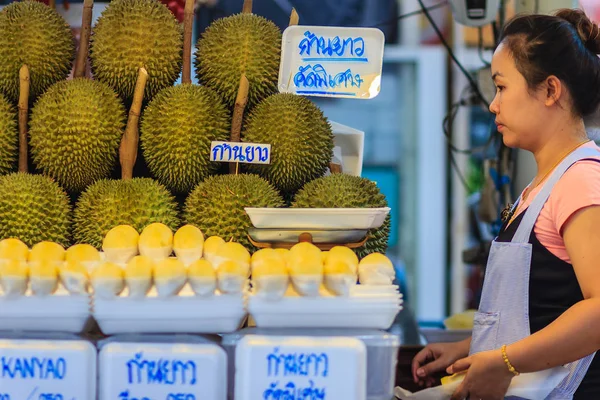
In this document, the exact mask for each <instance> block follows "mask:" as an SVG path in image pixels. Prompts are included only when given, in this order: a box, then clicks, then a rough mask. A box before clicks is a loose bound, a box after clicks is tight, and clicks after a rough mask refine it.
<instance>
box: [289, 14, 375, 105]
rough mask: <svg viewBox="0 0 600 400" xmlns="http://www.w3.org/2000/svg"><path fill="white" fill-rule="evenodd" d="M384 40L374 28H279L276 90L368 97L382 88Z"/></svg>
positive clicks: (358, 97)
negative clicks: (280, 41) (277, 81)
mask: <svg viewBox="0 0 600 400" xmlns="http://www.w3.org/2000/svg"><path fill="white" fill-rule="evenodd" d="M384 45H385V36H384V34H383V32H382V31H381V30H379V29H376V28H342V27H328V26H303V25H293V26H290V27H288V28H286V30H285V31H284V32H283V38H282V47H281V64H280V67H279V91H280V92H282V93H296V94H300V95H305V96H322V97H345V98H353V99H372V98H374V97H375V96H377V95H378V94H379V91H380V86H381V70H382V65H383V48H384Z"/></svg>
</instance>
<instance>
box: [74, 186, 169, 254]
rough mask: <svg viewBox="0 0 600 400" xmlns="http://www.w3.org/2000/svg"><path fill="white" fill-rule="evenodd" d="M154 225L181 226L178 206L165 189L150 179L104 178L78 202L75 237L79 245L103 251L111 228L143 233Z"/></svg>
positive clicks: (85, 192) (91, 187)
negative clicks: (104, 241)
mask: <svg viewBox="0 0 600 400" xmlns="http://www.w3.org/2000/svg"><path fill="white" fill-rule="evenodd" d="M153 222H162V223H163V224H165V225H167V226H168V227H169V228H171V229H172V230H174V229H177V226H179V218H178V216H177V203H176V202H175V198H174V197H173V195H171V193H169V191H168V190H167V189H166V188H165V187H164V186H162V185H161V184H159V183H158V182H156V181H154V180H152V179H150V178H133V179H128V180H105V179H102V180H99V181H98V182H96V183H94V184H93V185H91V186H89V187H88V188H87V189H86V190H85V191H84V192H83V193H82V194H81V196H80V197H79V200H78V201H77V205H76V207H75V228H74V236H75V240H76V241H77V242H78V243H88V244H91V245H92V246H94V247H96V248H97V249H99V248H100V246H102V240H103V238H104V236H105V235H106V233H107V232H108V231H109V230H110V229H111V228H113V227H115V226H118V225H131V226H132V227H133V228H134V229H135V230H136V231H138V232H141V231H142V230H143V229H144V228H145V227H146V226H148V225H149V224H151V223H153Z"/></svg>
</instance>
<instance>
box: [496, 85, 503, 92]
mask: <svg viewBox="0 0 600 400" xmlns="http://www.w3.org/2000/svg"><path fill="white" fill-rule="evenodd" d="M503 89H504V86H496V90H498V91H499V92H501V91H502V90H503Z"/></svg>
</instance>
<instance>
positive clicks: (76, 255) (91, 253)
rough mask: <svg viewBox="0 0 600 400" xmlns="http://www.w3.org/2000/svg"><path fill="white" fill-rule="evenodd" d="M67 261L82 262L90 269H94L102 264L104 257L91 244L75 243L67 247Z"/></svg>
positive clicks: (82, 264)
mask: <svg viewBox="0 0 600 400" xmlns="http://www.w3.org/2000/svg"><path fill="white" fill-rule="evenodd" d="M65 261H66V262H67V263H69V262H70V263H74V265H75V264H79V263H80V264H81V266H83V267H84V268H86V269H87V270H88V271H92V270H93V269H94V268H96V267H97V266H98V264H100V262H101V261H102V257H101V256H100V252H99V251H98V250H96V248H95V247H94V246H92V245H89V244H75V245H73V246H71V247H69V248H68V249H67V252H66V254H65Z"/></svg>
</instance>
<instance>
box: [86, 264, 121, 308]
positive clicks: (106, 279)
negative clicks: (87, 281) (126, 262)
mask: <svg viewBox="0 0 600 400" xmlns="http://www.w3.org/2000/svg"><path fill="white" fill-rule="evenodd" d="M91 281H92V287H93V288H94V293H95V295H96V296H98V297H99V298H103V299H111V298H114V297H116V296H118V295H119V294H121V292H122V291H123V289H124V288H125V273H124V271H123V269H122V268H121V267H119V266H118V265H116V264H115V263H112V262H109V261H107V262H104V263H102V264H100V265H99V266H98V267H97V268H96V269H94V271H93V272H92V276H91Z"/></svg>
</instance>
